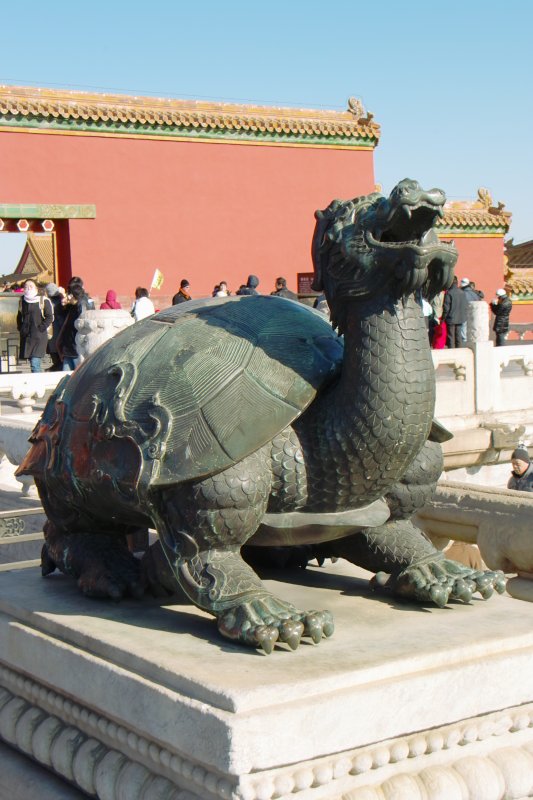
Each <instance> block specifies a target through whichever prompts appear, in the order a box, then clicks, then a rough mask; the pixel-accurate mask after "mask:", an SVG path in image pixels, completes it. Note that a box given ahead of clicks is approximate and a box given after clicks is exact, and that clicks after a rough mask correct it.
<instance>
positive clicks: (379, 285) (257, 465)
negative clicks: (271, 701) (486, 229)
mask: <svg viewBox="0 0 533 800" xmlns="http://www.w3.org/2000/svg"><path fill="white" fill-rule="evenodd" d="M444 202H445V197H444V194H443V192H441V191H440V190H439V189H432V190H430V191H424V190H422V189H421V187H420V186H419V184H418V183H416V182H415V181H411V180H404V181H401V183H399V184H398V185H397V186H396V187H395V189H394V190H393V191H392V193H391V195H390V197H389V198H385V197H383V196H382V195H380V194H377V193H376V194H371V195H368V196H364V197H358V198H355V199H354V200H350V201H346V202H341V201H338V200H335V201H334V202H333V203H331V205H330V206H329V207H328V208H327V209H326V210H325V211H323V212H317V214H316V217H317V225H316V230H315V235H314V240H313V261H314V267H315V288H316V289H317V290H322V291H324V293H325V295H326V298H327V301H328V304H329V307H330V309H331V317H332V323H333V326H334V327H335V328H337V329H338V331H339V333H340V334H342V336H341V337H339V336H338V335H337V334H336V333H335V331H334V329H333V328H332V326H330V325H329V324H328V322H327V321H326V320H325V318H324V317H323V316H322V315H320V314H319V313H318V312H315V311H313V310H311V309H309V308H307V307H305V306H303V305H302V304H299V303H297V302H293V301H292V300H286V299H283V298H278V297H262V296H248V297H230V298H216V299H210V300H206V301H193V302H190V303H185V304H182V305H180V306H174V307H172V308H171V309H167V310H165V311H162V312H160V313H159V314H156V315H154V316H153V317H150V318H149V319H147V320H144V321H142V322H140V323H137V324H136V325H134V326H132V327H130V328H129V329H127V330H126V331H123V332H121V333H120V334H118V335H117V336H116V337H114V338H113V339H112V340H111V341H109V342H107V343H106V344H104V345H103V346H102V347H101V348H99V349H98V350H97V351H96V352H95V353H94V354H93V355H92V356H91V357H90V358H89V359H88V360H87V361H85V362H84V363H83V364H82V365H81V366H80V367H79V368H78V369H77V370H76V371H75V372H74V373H73V374H72V376H70V377H66V378H65V379H64V380H63V381H62V382H61V383H60V384H59V386H58V388H57V390H56V392H55V393H54V395H53V396H52V397H51V398H50V400H49V401H48V403H47V406H46V408H45V411H44V413H43V416H42V418H41V420H40V421H39V423H38V424H37V426H36V428H35V430H34V432H33V434H32V437H31V439H30V441H31V443H32V447H31V448H30V450H29V452H28V454H27V456H26V459H25V461H24V462H23V464H22V465H21V466H20V468H19V474H31V475H33V476H34V477H35V481H36V484H37V487H38V490H39V493H40V496H41V499H42V502H43V506H44V508H45V511H46V515H47V517H48V521H47V523H46V524H45V545H44V547H43V556H42V565H43V566H42V568H43V574H45V575H46V574H48V573H50V572H53V571H54V569H56V568H58V569H60V570H61V571H62V572H64V573H67V574H69V575H73V576H74V577H76V578H77V580H78V585H79V587H80V588H81V590H82V591H83V592H84V593H85V594H87V595H93V596H110V597H112V598H114V599H118V598H120V597H121V596H123V595H125V594H130V595H133V596H138V595H140V594H142V592H143V590H144V589H145V586H146V582H147V580H150V581H151V582H152V583H153V584H154V583H155V584H157V582H160V583H161V584H163V585H164V584H165V583H167V584H168V576H169V575H170V576H171V582H174V586H175V585H176V582H177V584H179V586H180V587H181V589H182V590H183V591H184V592H185V593H186V595H187V596H188V597H189V598H190V600H191V601H192V602H193V603H194V604H196V605H197V606H199V607H200V608H202V609H204V610H206V611H207V612H209V613H211V614H213V615H214V616H215V617H216V619H217V625H218V629H219V631H220V632H221V633H222V634H223V635H224V636H226V637H227V638H229V639H231V640H234V641H238V642H242V643H245V644H248V645H251V646H254V647H262V648H263V649H264V650H265V651H267V652H270V651H271V650H272V649H273V647H274V644H275V643H276V641H279V642H285V643H288V645H289V646H290V647H292V648H295V647H297V646H298V644H299V642H300V639H301V637H302V636H309V637H311V638H312V639H313V641H315V642H318V641H320V639H321V638H322V637H324V636H329V635H331V633H332V632H333V621H332V618H331V615H330V614H329V612H327V611H310V612H305V611H300V610H298V609H296V608H295V607H294V606H293V605H291V604H290V603H287V602H285V601H284V600H282V599H279V598H277V597H275V596H274V595H272V594H271V593H270V592H269V591H268V590H267V589H266V587H265V586H264V585H263V584H262V582H261V581H260V579H259V578H258V576H257V574H256V573H255V572H254V571H253V569H252V568H251V567H250V566H249V565H248V564H247V563H245V561H244V560H243V558H242V556H241V548H242V546H243V545H244V544H245V543H248V544H251V545H258V546H264V545H276V546H278V545H283V546H287V545H300V546H301V545H306V546H309V545H311V546H312V547H313V553H314V554H315V555H316V556H317V557H319V558H326V557H343V558H346V559H348V560H349V561H352V562H354V563H355V564H358V565H360V566H362V567H365V568H367V569H370V570H372V571H374V572H376V573H378V574H377V576H376V579H375V581H374V585H375V587H376V588H382V589H383V590H385V591H389V592H393V593H395V594H397V595H399V596H404V597H410V598H413V599H416V600H418V601H420V602H422V603H428V602H432V603H436V604H437V605H439V606H443V605H445V604H446V603H447V602H448V600H450V599H455V600H462V601H465V602H468V601H469V600H470V599H471V597H472V594H473V593H474V592H476V591H477V592H479V593H480V594H481V595H482V597H484V598H487V597H489V596H490V595H491V594H492V592H493V590H494V589H496V590H497V591H500V592H501V591H503V589H504V578H503V575H502V574H501V573H491V572H480V571H474V570H471V569H469V568H467V567H465V566H462V565H460V564H458V563H456V562H454V561H450V560H447V559H446V558H445V557H444V555H443V554H442V553H441V552H440V551H438V550H436V549H435V547H434V546H433V545H432V544H431V543H430V541H429V540H428V539H427V538H426V537H425V536H424V534H423V533H422V532H421V531H420V530H419V529H417V528H416V527H415V526H414V525H413V523H412V522H411V521H410V518H411V516H412V515H413V513H414V512H415V511H416V510H417V509H418V508H420V507H421V506H422V505H423V504H425V503H426V502H427V501H428V499H429V498H430V497H431V495H432V493H433V491H434V489H435V485H436V481H437V479H438V477H439V475H440V473H441V471H442V453H441V447H440V442H442V441H444V440H445V439H446V438H449V434H448V433H447V431H445V430H444V428H442V426H440V425H439V424H438V423H437V422H436V421H435V420H434V419H433V412H434V404H435V377H434V369H433V364H432V359H431V352H430V348H429V343H428V336H427V331H426V327H425V324H424V319H423V314H422V310H421V296H422V294H424V296H426V297H432V296H433V295H434V294H436V293H437V292H439V291H441V290H442V289H444V288H446V287H448V286H449V285H450V284H451V280H452V277H453V268H454V265H455V261H456V258H457V252H456V250H455V247H454V245H453V243H448V242H443V241H440V240H439V238H438V237H437V235H436V232H435V229H434V224H435V221H436V219H437V217H439V216H441V215H442V213H443V206H444ZM147 525H150V526H153V527H155V528H156V529H157V532H158V534H159V542H158V545H159V548H160V551H159V555H160V556H161V553H163V554H164V559H161V560H160V561H159V562H158V560H157V553H155V554H154V553H149V554H148V556H147V562H146V568H145V569H143V568H142V565H141V566H140V565H139V561H138V560H137V559H136V558H134V557H133V556H132V555H131V554H130V552H129V550H128V547H127V544H126V535H127V534H128V533H131V532H132V531H134V530H135V529H138V528H139V526H147ZM163 562H164V563H163Z"/></svg>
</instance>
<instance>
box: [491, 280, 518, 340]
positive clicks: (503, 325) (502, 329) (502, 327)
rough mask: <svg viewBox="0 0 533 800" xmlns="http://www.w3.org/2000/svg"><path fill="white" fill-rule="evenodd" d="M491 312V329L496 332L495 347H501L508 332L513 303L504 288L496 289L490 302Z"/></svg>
mask: <svg viewBox="0 0 533 800" xmlns="http://www.w3.org/2000/svg"><path fill="white" fill-rule="evenodd" d="M490 307H491V310H492V313H493V314H494V324H493V326H492V330H493V331H494V333H495V334H496V347H501V346H502V345H504V344H505V339H506V338H507V334H508V333H509V317H510V316H511V310H512V308H513V304H512V302H511V299H510V298H509V297H507V292H506V291H505V289H498V290H497V291H496V297H495V298H494V300H493V301H492V303H491V304H490Z"/></svg>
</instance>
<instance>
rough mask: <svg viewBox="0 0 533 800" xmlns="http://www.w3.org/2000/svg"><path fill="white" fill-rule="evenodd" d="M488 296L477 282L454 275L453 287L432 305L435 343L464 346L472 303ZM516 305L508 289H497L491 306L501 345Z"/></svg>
mask: <svg viewBox="0 0 533 800" xmlns="http://www.w3.org/2000/svg"><path fill="white" fill-rule="evenodd" d="M484 297H485V295H484V294H483V292H482V291H480V290H479V289H476V285H475V283H474V282H473V281H471V280H469V279H468V278H462V279H461V283H460V284H459V282H458V280H457V278H456V277H454V279H453V283H452V285H451V286H450V288H449V289H448V290H446V291H443V292H440V293H439V294H438V295H436V296H435V297H434V298H433V300H432V302H431V304H429V305H430V306H431V308H430V310H428V312H427V321H428V329H429V339H430V342H431V346H432V347H433V348H434V349H435V350H441V349H443V348H444V347H449V348H455V347H464V346H465V345H466V340H467V318H468V304H469V303H480V302H484ZM512 307H513V304H512V302H511V299H510V297H508V295H507V292H506V291H505V289H497V291H496V297H495V298H494V300H493V301H492V302H491V303H490V309H491V311H492V314H493V315H494V320H493V324H492V330H493V331H494V333H495V338H496V346H498V347H499V346H501V345H503V344H505V340H506V338H507V335H508V333H509V317H510V314H511V309H512ZM425 313H426V312H425Z"/></svg>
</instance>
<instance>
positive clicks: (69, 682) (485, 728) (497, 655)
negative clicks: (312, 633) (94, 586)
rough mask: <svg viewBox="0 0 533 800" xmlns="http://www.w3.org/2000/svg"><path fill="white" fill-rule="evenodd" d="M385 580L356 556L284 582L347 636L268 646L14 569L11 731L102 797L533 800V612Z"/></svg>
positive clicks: (188, 617) (6, 623)
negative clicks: (413, 594) (378, 590)
mask: <svg viewBox="0 0 533 800" xmlns="http://www.w3.org/2000/svg"><path fill="white" fill-rule="evenodd" d="M367 576H368V573H364V572H363V571H361V570H357V569H355V568H352V567H351V566H349V565H347V564H346V563H345V562H342V561H341V562H338V563H336V564H334V565H330V566H328V567H327V568H326V569H318V568H317V569H311V570H307V571H306V572H303V573H302V572H298V573H294V574H293V575H292V576H290V577H292V578H294V579H295V580H299V581H303V582H304V585H299V584H297V583H290V582H288V581H287V582H284V583H281V582H277V581H276V582H274V581H267V583H268V585H269V586H270V588H272V589H274V590H275V591H276V592H278V593H279V594H280V595H282V596H284V597H286V598H288V599H289V600H291V601H292V602H293V603H295V604H296V605H299V606H304V607H312V608H322V607H327V608H330V610H331V611H332V612H333V613H334V615H335V617H336V621H337V631H336V633H335V635H334V637H333V638H332V639H330V640H328V641H325V642H323V643H322V644H321V645H320V646H318V647H317V646H313V645H311V644H309V645H303V646H301V647H300V649H299V650H298V651H296V652H294V653H292V652H288V650H286V649H283V648H280V650H279V651H277V652H274V653H273V654H272V655H271V656H266V655H263V654H260V653H256V652H254V651H246V650H242V649H241V648H238V647H235V646H232V645H231V644H229V643H226V642H224V641H223V640H222V639H220V638H219V637H218V635H217V634H216V630H215V627H214V624H213V623H212V622H211V621H210V620H209V618H208V617H207V616H205V615H204V614H203V613H202V612H200V611H198V610H196V609H194V608H193V607H191V606H189V605H186V604H182V603H176V604H169V605H166V606H161V605H159V604H158V603H156V602H155V601H148V600H146V601H141V602H134V601H126V602H124V603H122V604H121V605H118V606H117V605H111V604H107V603H104V602H97V601H90V600H87V599H84V598H83V597H81V596H80V595H79V594H78V593H77V590H76V588H75V585H74V582H73V581H70V580H68V579H67V578H65V577H64V576H61V575H54V576H51V577H50V578H48V579H46V580H43V579H41V578H40V577H39V575H38V572H37V570H35V569H26V570H19V571H13V572H7V573H3V574H2V578H1V581H0V661H1V666H0V687H2V688H0V737H1V738H2V739H3V740H4V741H5V742H7V743H9V744H10V745H12V746H13V747H15V748H17V749H18V750H19V751H20V752H21V753H25V754H27V755H28V756H30V757H31V758H32V759H34V760H35V761H36V762H38V763H39V764H42V765H44V766H46V767H47V768H48V769H49V770H50V771H51V772H53V773H55V774H56V775H59V776H62V777H63V778H64V779H65V780H66V781H67V782H68V783H69V784H70V785H72V786H73V787H76V788H77V789H79V790H82V791H83V792H86V793H87V794H88V795H90V796H93V797H98V798H101V799H102V800H119V798H128V800H215V799H217V798H224V799H225V800H228V799H229V798H231V799H232V800H233V799H234V800H274V799H277V800H289V798H290V800H313V799H314V798H316V800H325V799H326V798H328V799H330V800H440V799H441V798H446V800H455V798H457V800H492V798H494V800H498V799H499V798H502V797H506V798H509V799H511V798H514V799H515V800H518V799H519V798H525V797H528V796H531V795H532V794H533V670H532V669H531V663H532V656H533V625H532V623H533V606H532V605H531V604H529V603H521V602H520V601H517V600H513V599H512V598H510V597H496V598H494V599H493V600H491V601H489V602H487V603H484V602H483V601H475V602H474V603H473V604H472V606H470V607H465V606H460V605H454V606H452V607H450V608H447V609H444V610H438V609H431V610H428V609H413V608H412V607H411V606H408V605H405V604H401V603H395V602H394V601H391V600H388V599H387V600H383V599H377V598H375V597H372V596H370V595H368V594H367V592H366V584H365V581H364V579H365V578H366V577H367ZM0 766H1V764H0ZM66 796H67V795H66ZM24 800H25V798H24Z"/></svg>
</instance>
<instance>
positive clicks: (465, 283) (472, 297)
mask: <svg viewBox="0 0 533 800" xmlns="http://www.w3.org/2000/svg"><path fill="white" fill-rule="evenodd" d="M461 291H462V292H463V294H464V296H465V297H466V299H467V301H468V302H469V303H478V302H479V301H480V300H482V299H483V298H482V297H480V296H479V294H480V293H479V292H476V290H475V289H473V288H472V284H471V283H470V281H469V280H468V278H461Z"/></svg>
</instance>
